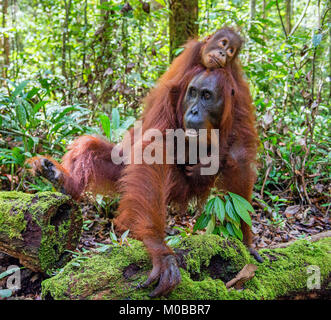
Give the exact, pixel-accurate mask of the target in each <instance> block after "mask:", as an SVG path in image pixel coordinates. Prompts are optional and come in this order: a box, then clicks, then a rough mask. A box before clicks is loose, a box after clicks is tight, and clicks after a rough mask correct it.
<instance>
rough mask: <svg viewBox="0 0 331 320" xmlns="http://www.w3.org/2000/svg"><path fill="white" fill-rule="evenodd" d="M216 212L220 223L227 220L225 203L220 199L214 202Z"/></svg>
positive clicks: (217, 198)
mask: <svg viewBox="0 0 331 320" xmlns="http://www.w3.org/2000/svg"><path fill="white" fill-rule="evenodd" d="M214 210H215V214H216V217H217V218H218V220H219V221H221V222H223V221H224V218H225V205H224V201H223V200H222V199H220V198H219V197H216V198H215V201H214Z"/></svg>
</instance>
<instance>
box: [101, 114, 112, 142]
mask: <svg viewBox="0 0 331 320" xmlns="http://www.w3.org/2000/svg"><path fill="white" fill-rule="evenodd" d="M99 119H100V122H101V126H102V129H103V131H104V133H105V135H106V137H107V138H108V139H109V140H110V139H111V128H110V120H109V117H108V116H107V115H105V114H101V115H100V116H99Z"/></svg>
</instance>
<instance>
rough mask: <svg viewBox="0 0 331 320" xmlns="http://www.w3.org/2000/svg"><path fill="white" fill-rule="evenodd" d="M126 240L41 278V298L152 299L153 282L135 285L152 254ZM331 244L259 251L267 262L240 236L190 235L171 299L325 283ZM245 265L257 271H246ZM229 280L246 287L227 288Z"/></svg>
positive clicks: (258, 294)
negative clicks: (252, 252)
mask: <svg viewBox="0 0 331 320" xmlns="http://www.w3.org/2000/svg"><path fill="white" fill-rule="evenodd" d="M128 240H129V246H128V245H123V246H119V244H117V245H114V246H108V248H107V247H105V248H101V249H102V251H103V252H102V253H96V252H90V253H87V254H86V255H84V256H80V257H77V258H75V259H73V260H72V261H71V262H69V263H68V264H67V265H66V266H65V267H64V269H63V272H61V273H59V274H57V275H56V276H55V277H52V278H50V279H47V280H45V281H44V282H43V283H42V296H43V298H44V299H59V300H60V299H61V300H62V299H65V300H81V299H88V300H90V299H91V300H99V299H100V300H101V299H102V300H104V299H109V300H118V299H125V300H130V301H132V300H140V299H144V300H146V299H150V297H149V296H148V294H149V293H150V292H151V290H152V286H151V287H149V288H146V289H137V286H138V284H140V283H142V282H144V281H145V280H146V278H147V275H148V273H149V272H150V270H151V268H152V266H151V262H150V259H149V257H148V255H147V252H146V250H145V248H144V246H143V244H142V243H141V242H140V241H136V240H132V239H128ZM330 245H331V238H324V239H320V240H319V241H317V242H309V241H306V240H299V241H297V242H295V243H293V244H291V245H290V246H289V247H287V248H277V249H262V250H260V251H259V253H260V255H261V257H262V258H263V259H264V262H263V263H257V262H256V261H255V260H254V258H252V257H251V256H250V255H249V253H248V251H247V249H246V247H245V246H244V245H243V244H242V243H241V242H240V241H239V240H237V239H234V238H228V239H224V238H221V237H219V236H216V235H197V236H190V237H186V238H184V239H183V240H182V241H181V243H180V244H178V245H176V247H177V248H175V249H174V251H175V253H176V256H177V261H178V264H179V266H180V272H181V276H182V282H181V283H180V285H179V286H178V287H177V288H176V289H175V290H174V291H173V292H172V293H171V294H170V295H169V296H168V297H167V298H168V299H172V300H191V299H195V300H201V299H202V300H228V299H236V300H237V299H254V300H268V299H275V298H280V297H283V296H286V295H290V294H291V293H293V292H309V289H312V288H313V287H314V286H315V288H316V286H317V285H318V284H321V285H323V283H325V281H326V280H327V278H328V277H329V275H330V272H331V255H330V253H329V251H330ZM245 270H246V271H249V270H252V271H253V272H250V273H249V274H247V273H246V274H245ZM238 279H239V281H238ZM315 280H316V281H315ZM319 280H320V281H319ZM231 283H235V288H238V286H239V287H243V289H244V290H241V291H237V290H236V289H235V288H231V289H228V287H230V284H231ZM309 284H312V285H313V286H309ZM307 287H308V288H307Z"/></svg>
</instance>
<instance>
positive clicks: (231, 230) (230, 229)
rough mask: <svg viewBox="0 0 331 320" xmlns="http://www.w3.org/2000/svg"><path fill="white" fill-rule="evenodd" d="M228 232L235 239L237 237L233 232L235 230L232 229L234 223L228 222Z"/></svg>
mask: <svg viewBox="0 0 331 320" xmlns="http://www.w3.org/2000/svg"><path fill="white" fill-rule="evenodd" d="M226 230H228V232H229V234H230V235H231V236H233V237H235V236H236V234H235V232H234V231H233V228H232V223H230V222H228V223H227V224H226Z"/></svg>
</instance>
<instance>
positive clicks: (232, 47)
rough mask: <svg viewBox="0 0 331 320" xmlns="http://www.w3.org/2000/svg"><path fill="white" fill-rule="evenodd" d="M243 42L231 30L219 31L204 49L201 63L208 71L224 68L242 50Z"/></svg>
mask: <svg viewBox="0 0 331 320" xmlns="http://www.w3.org/2000/svg"><path fill="white" fill-rule="evenodd" d="M242 43H243V40H242V39H241V37H240V36H239V34H237V33H236V32H234V31H233V30H232V29H230V28H223V29H221V30H219V31H217V32H216V33H215V34H214V35H213V36H212V37H211V38H210V39H208V41H207V42H206V44H205V45H204V46H203V48H202V55H201V62H202V64H203V65H204V66H205V67H206V68H208V69H216V68H224V67H225V66H226V65H228V64H230V63H231V61H233V60H234V58H235V57H236V56H237V54H238V52H239V51H240V49H241V46H242Z"/></svg>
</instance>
